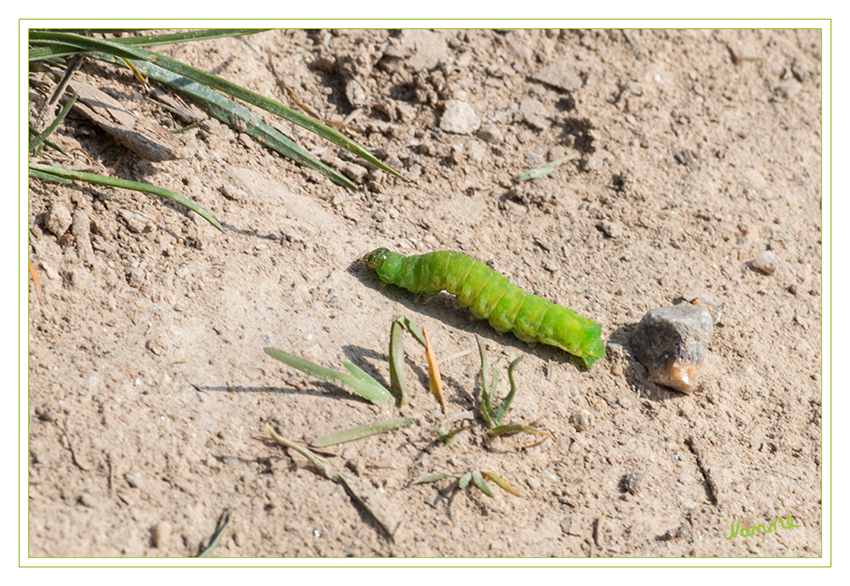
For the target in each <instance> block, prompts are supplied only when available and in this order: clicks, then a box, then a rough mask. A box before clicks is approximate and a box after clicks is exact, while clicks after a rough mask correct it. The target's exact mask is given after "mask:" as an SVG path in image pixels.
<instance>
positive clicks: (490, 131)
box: [478, 124, 504, 144]
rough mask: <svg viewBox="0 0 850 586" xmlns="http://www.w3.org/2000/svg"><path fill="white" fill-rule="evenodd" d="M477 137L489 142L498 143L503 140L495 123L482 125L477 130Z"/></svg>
mask: <svg viewBox="0 0 850 586" xmlns="http://www.w3.org/2000/svg"><path fill="white" fill-rule="evenodd" d="M478 138H480V139H481V140H483V141H484V142H489V143H490V144H498V143H500V142H502V140H504V138H503V137H502V132H501V131H500V130H499V127H498V126H496V125H495V124H485V125H484V126H482V127H481V130H479V131H478Z"/></svg>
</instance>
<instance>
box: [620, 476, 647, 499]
mask: <svg viewBox="0 0 850 586" xmlns="http://www.w3.org/2000/svg"><path fill="white" fill-rule="evenodd" d="M642 479H643V473H641V472H632V473H631V474H629V475H628V476H626V477H625V478H623V487H624V488H625V489H626V491H628V492H629V493H630V494H637V492H638V490H639V489H640V481H641V480H642Z"/></svg>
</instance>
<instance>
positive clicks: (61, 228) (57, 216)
mask: <svg viewBox="0 0 850 586" xmlns="http://www.w3.org/2000/svg"><path fill="white" fill-rule="evenodd" d="M71 222H73V218H71V212H70V211H69V210H68V208H67V207H66V206H65V205H64V204H62V203H59V202H53V203H52V204H50V207H49V208H48V209H47V215H46V216H45V217H44V227H45V228H47V229H48V230H50V231H51V232H52V233H53V234H54V235H55V236H62V235H63V234H64V233H65V232H67V231H68V228H70V227H71Z"/></svg>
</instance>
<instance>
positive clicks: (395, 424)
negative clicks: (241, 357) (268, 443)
mask: <svg viewBox="0 0 850 586" xmlns="http://www.w3.org/2000/svg"><path fill="white" fill-rule="evenodd" d="M415 422H416V420H415V419H411V418H409V417H399V418H397V419H389V420H387V421H379V422H377V423H370V424H369V425H361V426H360V427H355V428H354V429H346V430H345V431H338V432H337V433H332V434H330V435H326V436H325V437H321V438H319V439H317V440H316V441H314V442H313V443H311V444H310V446H312V447H315V448H326V447H328V446H335V445H337V444H342V443H345V442H353V441H355V440H359V439H363V438H364V437H369V436H372V435H377V434H379V433H387V432H388V431H394V430H396V429H402V428H404V427H408V426H409V425H412V424H414V423H415Z"/></svg>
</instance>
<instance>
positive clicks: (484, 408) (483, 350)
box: [475, 334, 496, 429]
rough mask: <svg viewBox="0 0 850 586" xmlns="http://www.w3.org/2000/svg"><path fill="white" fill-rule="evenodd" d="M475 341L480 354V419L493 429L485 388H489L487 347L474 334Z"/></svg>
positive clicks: (488, 394) (491, 410) (491, 413)
mask: <svg viewBox="0 0 850 586" xmlns="http://www.w3.org/2000/svg"><path fill="white" fill-rule="evenodd" d="M475 341H476V342H478V352H479V353H480V354H481V417H483V418H484V423H486V424H487V427H488V428H490V429H493V428H494V427H495V426H496V425H495V424H494V423H493V408H492V407H491V405H490V392H489V390H488V388H487V387H488V386H489V385H488V381H487V347H486V345H485V344H484V340H482V339H481V338H480V337H479V336H478V334H475ZM493 390H495V389H493Z"/></svg>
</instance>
